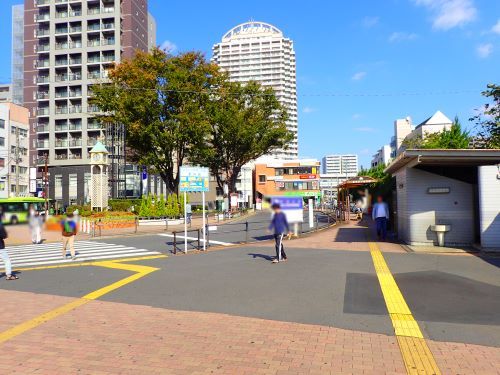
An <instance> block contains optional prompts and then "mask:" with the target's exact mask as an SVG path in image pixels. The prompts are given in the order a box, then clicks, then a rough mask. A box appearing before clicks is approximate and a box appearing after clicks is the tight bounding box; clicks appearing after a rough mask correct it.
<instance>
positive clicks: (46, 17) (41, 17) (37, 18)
mask: <svg viewBox="0 0 500 375" xmlns="http://www.w3.org/2000/svg"><path fill="white" fill-rule="evenodd" d="M49 20H50V13H43V14H35V21H36V22H44V21H49Z"/></svg>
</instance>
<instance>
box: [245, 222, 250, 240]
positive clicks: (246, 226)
mask: <svg viewBox="0 0 500 375" xmlns="http://www.w3.org/2000/svg"><path fill="white" fill-rule="evenodd" d="M248 227H249V225H248V221H246V222H245V243H248Z"/></svg>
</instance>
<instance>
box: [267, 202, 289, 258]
mask: <svg viewBox="0 0 500 375" xmlns="http://www.w3.org/2000/svg"><path fill="white" fill-rule="evenodd" d="M271 208H272V209H273V211H274V214H273V218H272V219H271V224H270V225H269V230H270V231H271V230H273V231H274V242H275V246H276V258H275V259H274V260H273V263H278V262H286V260H287V259H288V258H287V256H286V253H285V248H284V246H283V237H285V235H286V234H289V233H290V227H289V226H288V220H287V219H286V215H285V214H284V212H283V211H281V207H280V205H279V204H278V203H274V204H273V205H272V206H271Z"/></svg>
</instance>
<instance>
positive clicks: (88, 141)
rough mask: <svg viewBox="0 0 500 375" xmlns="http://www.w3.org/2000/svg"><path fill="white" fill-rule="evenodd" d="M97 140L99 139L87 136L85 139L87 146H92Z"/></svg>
mask: <svg viewBox="0 0 500 375" xmlns="http://www.w3.org/2000/svg"><path fill="white" fill-rule="evenodd" d="M98 141H99V139H98V138H88V139H87V146H88V147H94V146H95V145H96V143H97V142H98Z"/></svg>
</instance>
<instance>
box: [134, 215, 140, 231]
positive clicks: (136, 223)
mask: <svg viewBox="0 0 500 375" xmlns="http://www.w3.org/2000/svg"><path fill="white" fill-rule="evenodd" d="M138 226H139V218H138V217H137V216H136V218H135V233H137V227H138Z"/></svg>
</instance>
